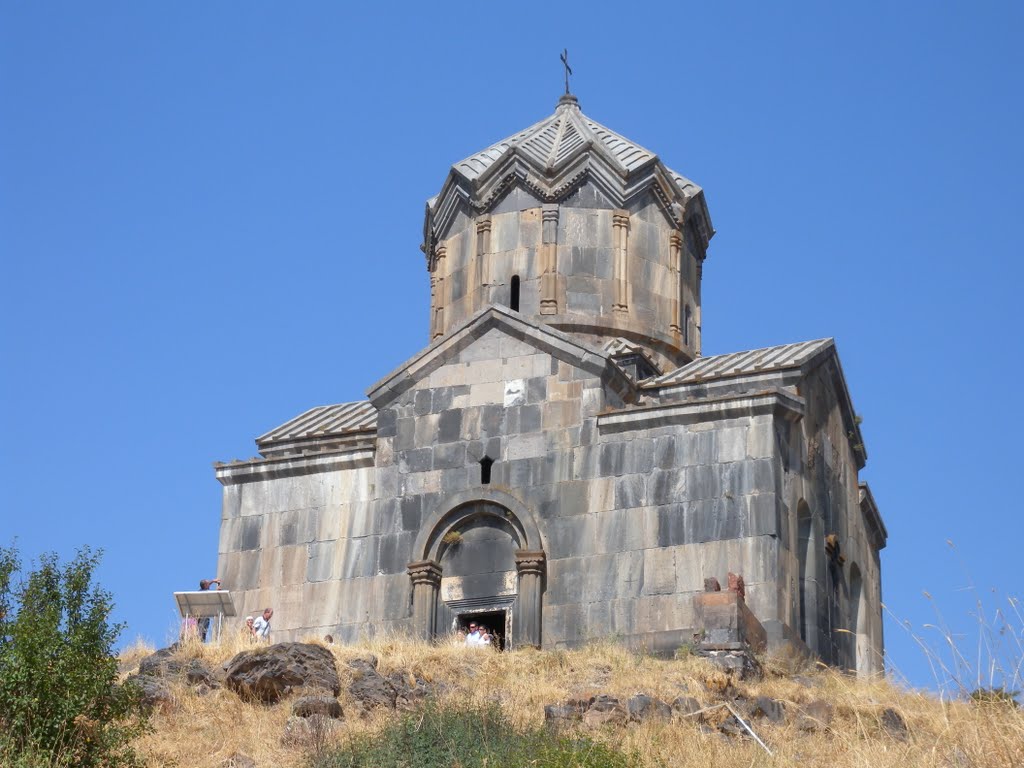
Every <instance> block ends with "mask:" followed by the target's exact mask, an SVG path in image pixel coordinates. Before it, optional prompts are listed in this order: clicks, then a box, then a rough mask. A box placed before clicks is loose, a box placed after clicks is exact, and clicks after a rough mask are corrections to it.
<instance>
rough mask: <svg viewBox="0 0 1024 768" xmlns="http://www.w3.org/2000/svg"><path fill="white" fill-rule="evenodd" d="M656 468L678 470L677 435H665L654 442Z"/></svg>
mask: <svg viewBox="0 0 1024 768" xmlns="http://www.w3.org/2000/svg"><path fill="white" fill-rule="evenodd" d="M654 466H655V468H657V469H675V468H676V438H675V435H663V436H662V437H659V438H657V439H655V441H654Z"/></svg>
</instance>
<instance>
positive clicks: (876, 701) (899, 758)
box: [122, 640, 1024, 768]
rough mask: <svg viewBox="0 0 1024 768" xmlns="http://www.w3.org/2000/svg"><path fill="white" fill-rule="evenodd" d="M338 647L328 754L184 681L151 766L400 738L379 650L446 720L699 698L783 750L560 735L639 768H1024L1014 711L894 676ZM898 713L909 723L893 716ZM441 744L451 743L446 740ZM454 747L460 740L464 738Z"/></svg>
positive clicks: (706, 719) (657, 733) (1022, 720)
mask: <svg viewBox="0 0 1024 768" xmlns="http://www.w3.org/2000/svg"><path fill="white" fill-rule="evenodd" d="M311 642H317V641H311ZM250 647H251V646H248V645H244V646H243V645H231V644H225V645H222V646H216V645H206V646H204V645H198V644H195V645H189V646H187V647H186V648H185V649H183V650H182V651H181V653H182V654H183V655H184V656H195V657H198V658H201V659H203V660H205V661H206V662H208V663H209V664H210V665H211V666H212V667H214V668H219V667H220V666H221V665H222V664H223V663H224V662H225V661H227V660H228V659H230V658H231V657H232V656H233V654H234V653H236V652H237V651H239V650H243V649H248V648H250ZM328 647H329V648H330V650H331V652H332V653H333V654H334V656H335V658H336V661H337V666H338V672H339V675H340V676H341V684H342V693H341V696H340V697H339V700H340V702H341V704H342V707H343V709H344V711H345V716H344V719H343V720H342V724H341V726H340V728H338V729H337V730H336V731H335V732H334V733H333V734H332V735H331V736H330V737H329V738H328V740H327V743H326V744H311V743H307V744H305V745H299V746H285V745H284V744H282V738H281V737H282V735H283V734H284V732H285V726H286V723H287V721H288V718H289V716H290V714H291V709H290V703H289V702H287V701H285V702H281V703H280V704H276V705H273V706H264V705H259V704H252V703H247V702H243V701H241V700H240V699H239V698H238V697H237V696H236V695H235V694H234V693H232V692H230V691H229V690H227V689H224V688H215V689H213V690H205V689H199V690H198V691H197V690H196V689H192V688H189V687H187V686H186V685H185V684H183V683H176V684H175V685H174V687H173V688H172V693H173V699H172V701H170V702H169V703H167V704H165V705H163V706H161V707H159V708H158V709H157V711H155V712H154V715H153V718H152V725H153V729H152V731H151V732H150V733H149V734H147V735H145V736H143V737H142V738H141V739H140V740H139V741H138V742H137V748H138V750H139V752H140V754H141V755H142V756H143V757H144V759H145V760H146V762H147V764H148V765H152V766H174V765H177V766H196V767H197V768H204V767H207V766H209V767H211V768H212V767H214V766H221V765H222V764H224V762H225V760H227V759H228V758H229V757H230V756H231V755H233V754H234V753H236V752H242V753H245V754H246V755H249V756H250V757H252V758H253V759H254V760H255V762H256V765H257V766H259V767H260V768H265V767H267V766H280V767H281V768H287V767H289V766H307V765H310V764H311V761H312V760H313V758H314V757H315V755H314V754H313V753H314V752H319V754H320V757H321V758H323V756H324V754H326V753H329V752H330V751H331V750H332V749H334V748H336V747H341V748H344V747H345V746H346V745H351V744H353V743H354V742H356V741H358V742H360V743H363V744H364V745H365V744H366V743H367V739H372V737H373V736H374V734H380V733H385V729H388V728H389V727H390V728H391V729H392V730H391V731H387V732H386V735H385V738H389V739H390V738H394V736H393V733H394V730H393V729H394V726H395V725H396V723H397V722H398V721H399V720H400V719H401V718H402V713H401V712H396V711H394V710H388V709H371V710H368V711H363V710H362V708H361V707H360V706H359V704H358V703H357V702H356V700H355V699H354V698H353V697H352V695H351V694H350V693H349V692H348V684H349V682H350V681H351V679H352V674H353V673H352V671H351V670H350V669H349V668H348V667H347V665H346V663H345V662H347V661H348V660H351V659H354V658H357V657H366V656H367V655H368V654H371V653H372V654H374V655H375V656H377V657H378V659H379V667H378V670H379V671H380V672H381V673H382V674H384V675H387V674H390V673H392V672H399V673H401V674H402V675H403V676H405V677H409V676H415V677H418V678H420V679H421V680H423V681H426V682H427V683H428V684H429V685H430V687H431V688H432V690H433V692H434V693H433V698H434V699H435V700H436V701H437V704H438V706H439V707H440V708H441V709H442V710H443V709H445V708H446V707H453V706H454V707H456V708H462V709H464V708H465V707H472V708H479V709H480V710H481V711H483V710H486V709H487V708H488V707H491V706H492V705H496V706H497V707H499V708H500V711H501V713H502V714H503V715H504V717H505V719H506V720H507V721H508V722H509V723H510V724H511V725H512V726H513V727H514V728H516V729H519V730H521V731H523V732H528V731H529V732H533V733H537V732H539V731H540V729H542V728H543V727H544V706H545V705H547V704H563V703H565V702H566V701H567V700H570V699H588V698H589V697H591V696H595V695H597V694H610V695H612V696H616V697H618V698H619V699H620V700H622V701H625V700H626V699H628V698H629V697H630V696H633V695H634V694H637V693H645V694H648V695H650V696H652V697H656V698H658V699H661V700H663V701H665V702H672V701H673V700H674V699H676V698H677V697H679V696H690V697H693V698H694V699H696V700H697V701H698V702H699V703H700V705H701V707H702V708H713V707H714V706H715V705H717V704H720V703H722V702H730V703H731V704H732V706H733V707H734V709H735V710H736V711H737V712H738V713H739V714H740V715H741V717H743V719H744V720H747V721H748V722H749V724H750V725H751V727H752V728H753V729H754V731H755V733H756V734H757V736H758V737H759V738H760V739H761V740H763V742H764V744H765V745H766V746H767V748H768V749H769V750H771V752H772V753H773V756H769V754H768V753H767V751H766V750H765V749H763V748H762V747H761V746H760V745H758V744H757V743H756V741H755V740H754V739H753V738H750V737H746V736H742V735H726V734H723V733H722V732H721V731H720V729H719V726H720V725H721V724H722V722H723V721H725V720H726V719H727V718H729V717H730V713H729V711H728V710H726V709H725V708H723V707H719V708H714V709H710V711H706V712H703V713H702V714H699V715H696V716H690V717H684V716H682V715H681V714H679V713H675V714H674V715H673V716H672V718H671V719H670V720H666V721H650V722H641V723H631V724H613V725H606V726H603V727H599V728H590V727H587V726H586V725H584V724H582V723H580V724H575V725H571V726H569V727H568V730H564V729H563V730H562V731H561V732H562V733H564V734H567V735H568V736H569V737H572V736H573V735H574V734H577V733H579V734H586V735H587V737H589V738H590V739H593V740H594V741H596V742H599V743H602V744H607V745H608V746H609V747H610V748H612V749H613V750H615V751H616V752H617V753H621V754H624V755H626V756H627V758H628V759H629V760H630V761H632V762H633V764H636V765H641V766H671V767H672V768H689V766H693V767H694V768H696V767H697V766H700V768H707V767H708V766H715V767H716V768H730V767H731V766H736V767H737V768H738V767H739V766H744V767H745V768H746V767H748V766H789V765H829V766H865V767H867V766H871V767H872V768H886V767H888V766H892V767H893V768H895V767H897V766H898V767H899V768H909V767H910V766H950V768H967V767H970V768H988V767H990V766H991V767H992V768H995V766H999V767H1000V768H1011V767H1019V766H1024V712H1022V711H1021V710H1020V709H1018V708H1016V707H1014V706H1012V705H1008V704H1005V703H981V704H978V703H973V702H968V701H955V702H948V701H947V702H941V701H939V700H937V699H936V698H933V697H932V696H929V695H923V694H919V693H914V692H908V691H904V690H900V689H898V688H897V687H895V686H893V685H892V684H890V683H889V682H887V681H884V680H858V679H855V678H852V677H849V676H846V675H842V674H839V673H836V672H834V671H831V670H827V669H815V668H809V669H794V668H792V665H787V664H783V663H781V662H779V661H772V660H768V661H766V663H765V669H766V672H765V675H764V677H763V679H761V680H759V681H750V682H748V681H743V682H734V681H730V680H729V678H727V677H726V676H725V675H724V674H723V673H722V672H720V671H718V670H717V669H716V668H715V667H713V666H711V665H710V664H709V663H708V662H706V661H704V660H702V659H697V658H693V657H685V658H681V659H677V660H660V659H654V658H651V657H648V656H643V655H637V654H634V653H630V652H628V651H625V650H623V649H621V648H619V647H617V646H614V645H611V644H608V645H597V646H592V647H588V648H586V649H583V650H578V651H553V652H538V651H520V652H516V653H504V654H503V653H495V652H491V651H486V650H485V651H480V650H471V649H466V648H462V647H456V646H438V647H430V646H426V645H422V644H417V643H413V642H409V641H407V640H379V641H374V642H366V643H364V644H362V645H359V646H333V645H332V646H328ZM149 651H151V649H146V648H144V647H138V648H133V649H131V650H129V651H128V652H126V653H125V654H124V655H123V657H122V669H124V670H125V671H126V672H127V671H130V670H131V669H132V668H133V667H134V666H135V665H137V664H138V661H139V659H140V658H141V657H142V656H143V655H145V654H146V653H148V652H149ZM758 696H767V697H771V698H772V699H776V700H779V701H781V702H782V703H783V704H784V706H785V710H786V717H785V721H784V722H782V723H779V724H772V723H771V722H769V721H768V720H766V719H748V718H747V717H746V714H745V713H746V712H747V711H748V708H749V703H750V701H752V700H753V699H754V698H756V697H758ZM814 702H824V703H826V704H828V705H831V707H832V710H833V713H834V716H833V719H832V721H831V723H830V724H829V725H828V726H827V727H817V728H813V725H812V726H810V727H809V726H808V720H806V719H801V713H802V712H805V711H808V710H810V709H812V708H813V706H815V705H812V703H814ZM816 706H820V704H819V705H816ZM886 709H891V710H893V712H894V713H896V714H897V715H898V718H893V716H892V714H891V713H890V714H886V713H885V710H886ZM419 716H420V717H421V720H420V721H419V724H420V725H422V723H423V721H422V715H419ZM894 721H902V724H905V726H906V730H905V731H904V730H903V729H902V727H901V724H900V723H898V722H897V723H896V726H895V727H893V724H894ZM413 727H416V723H415V722H414V723H413ZM438 738H441V739H445V738H448V736H447V735H446V734H445V733H441V734H438ZM451 738H452V739H455V738H458V735H457V734H456V733H454V732H453V733H452V734H451ZM491 765H494V763H491ZM566 765H572V763H571V762H570V763H566ZM463 768H470V764H466V765H464V766H463Z"/></svg>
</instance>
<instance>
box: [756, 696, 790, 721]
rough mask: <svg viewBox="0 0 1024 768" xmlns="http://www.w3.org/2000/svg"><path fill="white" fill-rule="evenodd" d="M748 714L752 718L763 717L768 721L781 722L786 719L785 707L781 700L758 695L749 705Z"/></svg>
mask: <svg viewBox="0 0 1024 768" xmlns="http://www.w3.org/2000/svg"><path fill="white" fill-rule="evenodd" d="M750 716H751V717H752V718H757V719H760V718H763V719H765V720H767V721H768V722H770V723H775V724H778V723H782V722H785V720H786V707H785V705H784V704H783V703H782V702H781V701H777V700H775V699H772V698H769V697H767V696H758V697H757V698H756V699H754V703H753V704H751V705H750Z"/></svg>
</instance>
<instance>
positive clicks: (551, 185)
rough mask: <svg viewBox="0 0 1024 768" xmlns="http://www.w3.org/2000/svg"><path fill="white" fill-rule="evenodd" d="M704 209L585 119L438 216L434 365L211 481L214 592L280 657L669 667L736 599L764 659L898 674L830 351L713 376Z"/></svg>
mask: <svg viewBox="0 0 1024 768" xmlns="http://www.w3.org/2000/svg"><path fill="white" fill-rule="evenodd" d="M713 233H714V230H713V228H712V224H711V218H710V215H709V212H708V208H707V204H706V202H705V198H704V194H703V192H702V190H701V189H700V187H698V186H697V185H696V184H694V183H693V182H691V181H689V180H688V179H686V178H685V177H683V176H681V175H680V174H678V173H676V172H674V171H672V170H670V169H669V168H668V167H667V166H666V165H665V164H664V163H663V162H662V161H661V160H660V159H659V158H658V156H657V155H655V154H654V153H652V152H650V151H648V150H646V149H644V148H642V147H640V146H639V145H637V144H636V143H634V142H632V141H630V140H628V139H626V138H624V137H623V136H620V135H619V134H617V133H615V132H613V131H611V130H609V129H608V128H606V127H604V126H603V125H601V124H599V123H596V122H594V121H593V120H591V119H590V118H589V117H587V116H586V115H584V114H583V113H582V111H581V110H580V107H579V104H578V103H577V101H576V99H575V98H574V97H573V96H570V95H568V94H567V95H566V96H564V97H562V99H561V100H560V102H559V104H558V106H557V108H556V110H555V112H554V114H552V115H551V116H549V117H548V118H546V119H544V120H542V121H540V122H538V123H536V124H535V125H533V126H530V127H529V128H527V129H525V130H523V131H520V132H519V133H517V134H514V135H513V136H510V137H509V138H508V139H505V140H504V141H501V142H498V143H497V144H494V145H492V146H490V147H488V148H487V149H485V150H483V151H481V152H479V153H477V154H474V155H472V156H470V157H468V158H467V159H466V160H463V161H462V162H459V163H457V164H455V165H454V166H452V168H451V169H450V172H449V173H448V176H447V179H446V180H445V182H444V185H443V186H442V188H441V191H440V192H439V194H438V195H437V196H436V197H434V198H432V199H431V200H430V201H428V203H427V209H426V218H425V226H424V243H423V251H424V253H425V257H426V258H425V260H426V267H427V272H428V274H429V278H430V291H431V312H430V318H429V329H430V330H429V334H430V344H429V346H427V347H426V348H425V349H424V350H422V351H421V352H420V353H419V354H417V355H416V356H415V357H413V358H412V359H410V360H408V361H407V362H406V363H404V364H403V365H402V366H401V367H400V368H399V369H398V370H396V371H394V372H392V373H391V374H390V375H388V376H386V377H385V378H383V379H382V380H380V381H378V382H377V383H376V384H374V385H373V386H371V387H370V388H369V390H368V392H367V395H368V398H367V400H365V401H360V402H356V403H342V404H338V405H328V406H320V407H316V408H313V409H311V410H309V411H307V412H305V413H303V414H301V415H299V416H297V417H296V418H294V419H292V420H291V421H289V422H287V423H286V424H283V425H282V426H280V427H278V428H276V429H274V430H271V431H270V432H267V433H266V434H264V435H262V436H261V437H259V438H257V447H258V449H259V453H260V456H259V457H258V458H255V459H252V460H249V461H235V462H231V463H228V464H221V463H218V464H217V465H215V471H216V476H217V479H218V480H219V481H220V482H221V484H222V485H223V511H222V522H221V535H220V545H219V567H218V575H219V576H220V578H221V579H222V580H223V581H224V584H225V587H226V588H228V589H231V590H232V591H233V592H234V593H235V602H236V605H237V606H239V608H240V609H241V610H243V611H245V612H248V613H254V612H256V611H257V610H261V609H262V608H263V607H264V606H265V605H271V606H273V607H274V609H275V637H278V638H287V637H294V638H297V637H301V636H303V635H309V634H318V635H323V634H331V635H333V636H334V637H335V638H336V639H338V640H340V641H353V640H356V639H358V638H359V637H361V636H365V635H370V634H375V633H380V632H386V631H397V632H405V633H410V634H413V635H415V636H419V637H422V638H425V639H433V638H439V637H443V636H444V635H446V634H447V633H449V632H451V631H452V630H453V628H454V627H456V626H458V625H459V624H460V623H461V624H464V623H465V622H466V621H467V620H469V619H471V618H477V619H479V620H481V621H485V622H486V623H488V625H489V626H491V627H492V628H495V629H496V630H497V631H498V633H499V634H500V635H501V639H502V643H503V644H504V646H505V647H507V648H517V647H524V646H537V647H542V648H560V647H572V646H578V645H581V644H584V643H586V642H588V641H591V640H594V639H601V638H609V637H611V638H616V639H618V640H620V641H621V642H623V643H627V644H630V645H633V646H636V647H643V648H646V649H648V650H651V651H655V652H670V651H672V650H674V649H675V648H678V647H679V646H681V645H683V644H687V643H690V642H692V641H693V639H694V637H695V636H699V635H700V633H701V626H700V616H699V615H698V614H699V612H698V611H695V607H694V598H695V596H697V595H699V594H700V593H701V592H703V590H704V588H705V579H709V578H712V577H714V578H717V579H718V580H720V581H721V582H722V583H725V581H726V577H727V574H729V573H730V572H731V573H737V574H741V575H742V576H743V579H744V581H745V585H746V598H745V599H746V605H747V606H748V607H749V609H750V611H751V612H752V613H753V615H754V616H755V617H756V618H757V619H758V621H760V623H761V624H762V625H763V627H764V630H765V633H766V635H767V641H768V645H769V647H770V648H772V647H779V646H782V645H784V644H786V643H791V644H794V645H797V646H799V647H803V646H806V648H807V649H809V650H810V652H812V653H814V654H816V655H817V656H818V657H820V658H821V659H822V660H824V661H825V662H827V663H830V664H835V665H838V666H843V667H847V668H851V669H857V670H858V671H859V672H865V673H870V672H875V671H881V669H882V665H881V652H882V647H883V641H882V617H881V569H880V561H879V552H880V550H881V549H882V548H883V547H884V546H885V543H886V530H885V526H884V524H883V523H882V520H881V517H880V515H879V512H878V509H877V507H876V505H875V502H874V499H873V497H872V494H871V492H870V490H869V488H868V487H867V485H866V484H865V483H862V482H860V480H859V476H858V475H859V472H860V470H861V469H862V468H863V467H864V464H865V461H866V458H867V453H866V450H865V447H864V443H863V440H862V438H861V433H860V428H859V426H858V425H859V418H858V417H857V416H856V413H855V411H854V408H853V405H852V403H851V400H850V395H849V392H848V391H847V387H846V382H845V379H844V376H843V371H842V367H841V366H840V362H839V357H838V355H837V352H836V346H835V344H834V342H833V341H832V340H831V339H819V340H814V341H807V342H800V343H795V344H787V345H784V346H779V347H773V348H769V349H759V350H752V351H743V352H736V353H731V354H724V355H714V356H703V355H702V354H701V332H702V325H701V280H702V273H703V264H704V261H705V258H706V255H707V248H708V242H709V240H710V238H711V236H712V235H713Z"/></svg>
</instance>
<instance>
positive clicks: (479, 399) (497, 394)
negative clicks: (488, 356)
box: [469, 381, 505, 407]
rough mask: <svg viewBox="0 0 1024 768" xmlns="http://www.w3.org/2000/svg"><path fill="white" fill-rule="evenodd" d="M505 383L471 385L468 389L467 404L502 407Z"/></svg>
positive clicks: (492, 382)
mask: <svg viewBox="0 0 1024 768" xmlns="http://www.w3.org/2000/svg"><path fill="white" fill-rule="evenodd" d="M504 400H505V382H504V381H490V382H486V383H483V384H471V385H470V387H469V404H470V405H471V406H473V405H495V404H497V405H501V406H502V407H504Z"/></svg>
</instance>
